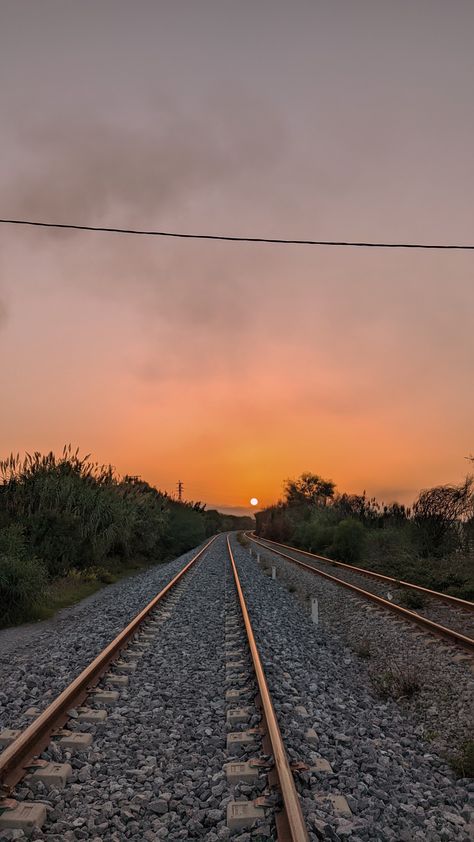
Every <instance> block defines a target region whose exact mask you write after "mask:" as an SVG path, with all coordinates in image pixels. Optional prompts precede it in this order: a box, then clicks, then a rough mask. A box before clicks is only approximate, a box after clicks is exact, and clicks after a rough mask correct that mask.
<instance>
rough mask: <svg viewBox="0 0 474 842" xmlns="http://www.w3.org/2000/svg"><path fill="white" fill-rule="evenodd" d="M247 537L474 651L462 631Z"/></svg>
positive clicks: (309, 570)
mask: <svg viewBox="0 0 474 842" xmlns="http://www.w3.org/2000/svg"><path fill="white" fill-rule="evenodd" d="M246 534H247V537H248V538H249V539H250V540H251V541H253V542H254V543H255V544H258V545H259V546H261V547H264V549H266V550H269V551H270V552H272V553H275V554H276V555H279V556H281V557H282V558H285V559H287V560H288V561H291V562H292V563H293V564H297V565H298V567H302V568H303V569H304V570H307V571H308V572H309V573H313V575H315V576H321V577H322V578H323V579H328V580H329V581H330V582H333V583H335V584H336V585H341V587H343V588H346V589H347V590H349V591H352V592H353V593H356V594H358V596H362V597H363V598H364V599H369V600H371V601H372V602H376V603H377V605H380V606H381V607H382V608H386V609H387V610H388V611H392V613H395V614H398V615H399V616H401V617H403V619H405V620H409V621H410V622H411V623H416V624H417V625H419V626H421V627H422V628H423V629H424V630H425V631H428V632H431V633H432V634H434V635H436V636H437V637H443V638H445V639H446V640H449V642H450V643H455V644H456V645H457V646H462V647H463V648H464V649H467V651H468V652H470V653H471V654H473V653H474V640H473V639H472V638H471V637H467V636H466V635H464V634H461V633H460V632H457V631H454V629H449V628H447V626H442V625H440V624H439V623H434V622H433V620H428V619H427V618H426V617H422V616H421V614H416V613H415V612H414V611H409V610H408V608H403V607H402V606H401V605H397V604H396V603H395V602H390V601H389V600H388V599H384V598H383V597H382V596H378V595H377V594H374V593H372V592H371V591H365V590H364V589H363V588H359V587H358V586H357V585H352V584H351V583H350V582H345V581H344V579H338V578H337V576H331V574H330V573H325V572H324V570H318V568H317V567H313V566H312V565H311V564H305V563H304V561H298V559H297V558H293V556H291V555H288V554H287V553H283V552H282V551H281V550H276V549H274V548H273V547H269V546H268V545H267V544H264V543H263V542H262V541H260V540H259V539H258V538H254V537H252V536H251V535H249V534H248V533H246Z"/></svg>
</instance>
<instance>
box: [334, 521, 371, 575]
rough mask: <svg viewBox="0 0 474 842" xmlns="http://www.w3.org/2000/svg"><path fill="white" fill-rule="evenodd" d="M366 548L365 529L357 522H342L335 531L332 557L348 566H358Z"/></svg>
mask: <svg viewBox="0 0 474 842" xmlns="http://www.w3.org/2000/svg"><path fill="white" fill-rule="evenodd" d="M364 547H365V529H364V527H363V526H362V524H361V523H359V521H357V520H352V519H351V518H348V519H347V520H341V522H340V523H339V524H338V526H337V527H336V529H335V530H334V540H333V543H332V546H331V548H330V554H331V556H334V558H335V559H337V560H338V561H339V560H340V561H345V562H346V563H347V564H357V563H358V562H359V561H360V560H361V558H362V555H363V552H364Z"/></svg>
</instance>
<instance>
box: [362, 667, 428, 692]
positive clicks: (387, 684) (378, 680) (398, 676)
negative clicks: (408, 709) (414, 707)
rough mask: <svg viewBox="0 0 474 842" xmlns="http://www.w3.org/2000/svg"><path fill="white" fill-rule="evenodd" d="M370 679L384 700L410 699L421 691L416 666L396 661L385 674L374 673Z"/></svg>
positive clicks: (385, 670) (384, 671)
mask: <svg viewBox="0 0 474 842" xmlns="http://www.w3.org/2000/svg"><path fill="white" fill-rule="evenodd" d="M370 678H371V681H372V684H373V685H374V687H375V689H376V690H377V692H378V693H379V695H380V696H382V698H384V699H389V698H392V699H402V698H405V699H409V698H410V697H411V696H413V694H414V693H416V692H417V690H419V689H420V683H419V679H418V673H417V670H416V667H415V665H414V664H399V663H397V661H394V662H393V663H392V664H389V665H388V666H387V668H386V669H384V670H383V672H375V671H372V673H371V675H370Z"/></svg>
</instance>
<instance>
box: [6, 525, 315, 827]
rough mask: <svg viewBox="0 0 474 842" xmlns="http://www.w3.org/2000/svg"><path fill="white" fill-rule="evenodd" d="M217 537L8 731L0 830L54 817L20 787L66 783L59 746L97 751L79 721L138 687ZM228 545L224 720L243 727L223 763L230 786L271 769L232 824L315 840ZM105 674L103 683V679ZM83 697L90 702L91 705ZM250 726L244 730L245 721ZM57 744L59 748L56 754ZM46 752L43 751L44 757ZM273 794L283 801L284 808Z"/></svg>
mask: <svg viewBox="0 0 474 842" xmlns="http://www.w3.org/2000/svg"><path fill="white" fill-rule="evenodd" d="M214 541H215V539H212V540H211V541H209V542H208V543H207V544H206V545H205V546H204V547H203V548H202V549H201V550H200V551H199V552H198V553H197V554H196V555H194V556H193V558H192V559H191V560H190V561H189V562H188V563H187V564H186V565H185V566H184V567H183V569H182V570H181V571H180V572H179V573H178V574H177V575H176V576H174V577H173V579H172V580H171V581H170V582H169V583H168V584H167V585H166V586H165V587H164V588H163V589H162V590H161V591H160V593H158V595H157V596H156V597H154V598H153V599H152V600H151V601H150V602H149V603H148V605H146V607H145V608H144V609H143V610H142V611H140V612H139V613H138V614H137V616H136V617H135V618H134V619H133V620H132V622H130V623H129V624H128V625H127V626H126V628H124V630H123V631H122V632H121V633H120V634H119V635H117V637H116V638H115V639H114V640H113V641H112V642H111V643H110V644H109V645H108V646H107V647H106V648H105V649H104V650H103V651H102V652H101V653H100V654H99V655H98V656H97V657H96V658H95V659H94V660H93V661H92V662H91V663H90V664H89V665H88V666H87V667H86V668H85V669H84V670H83V671H82V672H81V674H80V675H79V676H77V678H75V679H74V680H73V681H72V682H71V683H70V684H69V686H68V687H66V688H65V690H64V691H63V692H62V693H61V694H60V695H59V696H58V697H57V698H56V699H55V700H54V701H53V702H52V703H51V704H50V705H49V706H48V707H47V708H46V709H45V710H44V711H43V712H42V713H41V714H40V715H39V716H37V717H36V718H35V719H34V720H33V721H32V722H31V724H30V725H28V727H26V728H25V729H24V730H22V731H14V730H10V731H4V732H2V733H1V734H0V739H1V740H2V741H3V744H5V743H9V744H8V745H6V748H4V750H3V752H2V753H1V754H0V835H1V831H2V829H9V828H11V829H22V830H24V832H25V833H30V832H32V831H34V830H35V828H39V827H41V826H42V825H43V824H44V822H45V821H46V820H47V811H46V806H45V804H44V803H43V801H42V800H41V799H38V800H32V801H24V800H20V801H17V800H16V799H15V797H14V795H15V791H16V788H18V786H19V785H20V786H21V784H25V780H24V779H25V778H26V784H27V786H31V789H32V790H34V787H35V785H37V784H39V786H40V789H41V790H44V789H45V788H46V789H48V788H50V787H52V788H53V789H61V788H62V787H67V786H68V783H67V782H68V778H69V777H70V775H71V772H72V767H71V764H70V763H68V762H66V763H63V762H55V761H54V760H52V756H53V755H54V754H57V753H58V752H57V749H58V748H59V754H60V756H61V750H62V751H63V752H66V755H65V756H66V757H68V758H69V759H70V756H71V755H74V753H75V752H79V753H81V752H82V753H83V752H87V751H89V750H92V748H93V746H92V735H91V733H90V732H89V731H88V730H86V731H83V730H81V727H80V723H92V724H93V725H96V726H98V727H100V726H102V728H105V727H106V720H107V709H110V707H111V706H113V705H115V704H117V705H118V704H120V691H123V690H124V689H125V691H126V692H128V693H129V692H130V689H129V686H130V685H129V682H130V681H132V682H133V681H134V678H135V671H136V667H137V661H138V659H139V658H141V657H143V656H144V655H145V654H146V653H147V650H151V649H152V648H153V646H154V641H155V640H156V638H157V636H159V635H160V632H161V630H162V628H163V623H164V622H166V620H167V619H168V617H169V616H170V612H171V611H173V609H174V608H175V606H176V605H177V600H179V596H180V590H182V589H183V588H184V589H185V588H186V586H187V584H188V582H189V579H190V577H191V576H192V574H193V573H194V575H197V576H199V565H198V562H201V563H202V562H204V563H205V560H206V554H207V553H208V551H209V550H210V548H211V547H212V545H213V542H214ZM226 551H227V555H228V558H227V560H226V565H227V566H228V571H227V572H228V573H229V574H230V575H229V579H228V582H227V588H226V606H225V609H226V610H225V646H226V653H227V654H226V666H225V669H226V694H225V696H226V704H227V716H226V720H227V725H228V727H232V728H234V729H235V728H236V730H233V731H230V732H229V733H228V734H227V740H226V743H227V753H228V762H227V763H225V764H224V765H225V771H226V776H227V780H228V782H229V786H230V787H231V788H232V787H234V788H235V786H237V787H238V785H239V783H242V782H244V783H247V784H248V783H252V782H253V783H255V781H259V784H260V788H261V781H262V775H263V776H267V777H268V786H265V790H264V795H263V796H260V797H258V798H255V799H252V800H251V801H249V800H245V799H242V798H240V799H239V798H237V799H236V800H230V801H229V802H228V804H227V824H228V826H229V828H231V829H232V830H234V831H235V830H236V829H237V830H238V829H242V828H246V827H248V826H252V825H253V824H255V822H256V823H257V825H259V824H260V825H268V823H269V822H271V825H272V831H271V832H272V838H276V839H278V840H279V842H308V840H309V838H310V837H309V835H308V831H307V828H306V825H305V820H304V818H303V814H302V810H301V805H300V801H299V797H298V794H297V792H296V788H295V782H294V777H293V772H292V769H291V768H290V762H289V760H288V756H287V753H286V749H285V745H284V742H283V739H282V736H281V732H280V728H279V725H278V721H277V718H276V715H275V710H274V706H273V703H272V698H271V695H270V692H269V689H268V684H267V680H266V677H265V672H264V669H263V666H262V662H261V659H260V655H259V650H258V646H257V643H256V640H255V635H254V632H253V628H252V623H251V619H250V615H249V612H248V609H247V606H246V602H245V596H244V593H243V590H242V586H241V583H240V579H239V573H238V569H237V565H236V562H235V559H234V555H233V552H232V548H231V544H230V541H229V538H227V541H226ZM230 577H231V578H230ZM236 658H238V660H236ZM250 664H251V669H250ZM99 682H102V685H103V686H101V687H98V685H99ZM111 688H114V689H111ZM243 701H251V702H253V707H254V708H255V710H257V709H258V717H259V718H260V721H259V724H258V726H257V727H256V728H254V729H248V728H246V723H247V722H248V720H249V718H250V716H251V710H252V705H250V706H245V707H242V703H243ZM85 702H87V704H91V707H88V706H86V707H85V706H84V703H85ZM255 706H256V707H255ZM71 712H73V713H75V718H74V719H71ZM76 723H79V728H77V727H75V726H76ZM64 726H67V727H66V728H64ZM242 727H243V728H244V730H239V729H241V728H242ZM260 740H262V748H263V751H264V755H263V758H259V757H257V758H253V759H250V761H249V760H245V759H244V760H243V761H242V759H241V757H240V753H241V750H242V748H243V749H244V757H247V756H248V751H249V750H250V753H252V751H255V747H256V744H258V742H259V741H260ZM247 746H249V748H247ZM51 747H53V748H56V751H53V752H52V753H51V751H50V749H51ZM41 754H43V755H45V757H43V758H40V757H39V755H41ZM63 756H64V755H63ZM275 803H277V804H278V808H277V809H275V807H274V805H275ZM80 826H82V825H79V827H80ZM157 838H158V837H157Z"/></svg>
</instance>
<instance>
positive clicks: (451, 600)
mask: <svg viewBox="0 0 474 842" xmlns="http://www.w3.org/2000/svg"><path fill="white" fill-rule="evenodd" d="M245 534H246V535H247V537H249V538H250V537H253V538H256V537H257V536H256V535H255V533H253V532H252V533H249V532H246V533H245ZM259 540H261V541H264V542H265V543H267V544H271V545H275V546H277V547H284V548H285V549H286V550H292V551H293V552H295V553H298V554H299V555H305V556H309V558H315V559H317V560H320V561H323V562H324V563H325V564H332V565H333V566H335V567H342V568H344V569H346V570H348V571H349V572H351V571H352V572H354V573H359V574H360V575H361V576H367V577H368V578H371V579H378V580H379V581H381V582H387V583H388V584H391V585H394V586H395V587H403V588H409V589H411V590H414V591H420V593H422V594H425V596H429V597H432V598H433V599H439V600H440V601H443V602H446V603H447V604H449V605H453V606H455V607H456V608H462V609H463V610H464V611H472V612H474V602H470V600H468V599H460V598H459V597H458V596H451V594H447V593H440V591H433V590H431V589H430V588H424V587H423V585H415V584H414V583H413V582H405V581H403V580H402V579H395V578H394V577H393V576H386V575H385V574H384V573H377V572H376V571H375V570H367V568H366V567H357V566H356V565H355V564H345V563H344V562H343V561H334V559H333V558H328V557H327V556H325V555H318V554H317V553H310V552H308V550H300V549H299V547H292V546H291V544H281V543H280V542H279V541H271V540H270V539H269V538H263V539H262V538H260V539H259ZM268 549H270V547H269V548H268Z"/></svg>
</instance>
